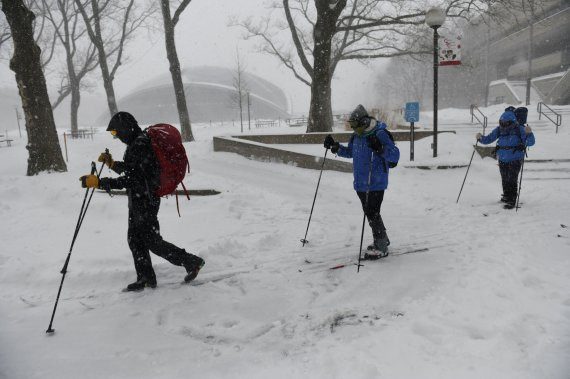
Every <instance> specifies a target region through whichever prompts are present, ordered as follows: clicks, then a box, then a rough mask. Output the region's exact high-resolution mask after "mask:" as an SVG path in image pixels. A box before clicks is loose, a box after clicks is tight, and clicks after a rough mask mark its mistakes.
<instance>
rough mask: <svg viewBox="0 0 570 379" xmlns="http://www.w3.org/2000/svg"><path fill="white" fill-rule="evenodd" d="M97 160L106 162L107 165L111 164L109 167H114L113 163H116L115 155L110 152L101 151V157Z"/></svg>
mask: <svg viewBox="0 0 570 379" xmlns="http://www.w3.org/2000/svg"><path fill="white" fill-rule="evenodd" d="M97 160H98V161H99V162H104V163H105V164H106V165H107V166H109V168H113V165H114V164H115V161H114V160H113V156H112V155H111V153H108V152H104V153H101V155H99V159H97Z"/></svg>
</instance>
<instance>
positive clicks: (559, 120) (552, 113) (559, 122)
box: [536, 102, 562, 134]
mask: <svg viewBox="0 0 570 379" xmlns="http://www.w3.org/2000/svg"><path fill="white" fill-rule="evenodd" d="M543 107H544V108H546V109H547V110H546V111H544V110H543V109H542V108H543ZM536 111H537V112H538V119H539V120H540V117H541V116H542V115H544V117H546V118H547V119H549V120H550V122H552V123H553V124H554V125H556V133H557V134H558V127H559V126H560V125H562V115H561V114H560V113H557V112H555V111H554V110H553V109H552V108H550V107H549V106H548V105H546V104H544V103H543V102H540V103H538V105H537V107H536ZM547 112H550V116H552V117H556V121H554V120H553V119H551V118H550V116H549V115H548V113H547Z"/></svg>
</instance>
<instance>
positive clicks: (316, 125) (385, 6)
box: [239, 0, 484, 132]
mask: <svg viewBox="0 0 570 379" xmlns="http://www.w3.org/2000/svg"><path fill="white" fill-rule="evenodd" d="M446 1H447V2H446V10H447V12H448V14H450V15H453V16H456V17H458V16H464V15H466V14H467V13H469V12H473V11H474V10H476V9H479V8H480V7H482V6H484V4H483V3H484V1H481V2H480V1H475V0H473V1H470V0H446ZM312 5H314V8H313V7H312ZM276 7H279V8H282V9H283V11H284V14H285V19H286V23H287V24H286V25H287V30H288V31H289V32H290V34H291V40H292V42H293V47H294V50H295V53H292V52H290V51H287V48H286V46H283V45H281V44H279V43H278V39H277V36H276V34H275V30H279V29H281V30H284V29H285V28H284V27H283V26H281V25H279V24H277V25H274V24H272V23H271V22H270V21H269V19H266V20H264V21H263V22H262V23H260V24H257V25H256V24H254V23H253V22H251V20H247V21H245V22H242V23H240V24H239V25H241V26H242V27H244V28H245V30H246V31H247V33H248V34H247V38H254V37H256V38H261V39H262V41H263V47H262V48H263V51H265V52H267V53H269V54H272V55H274V56H276V57H277V58H278V59H279V60H280V61H281V62H282V63H283V64H284V65H285V66H286V67H288V68H289V69H290V70H291V71H292V72H293V74H294V76H295V77H296V78H297V79H299V80H300V81H301V82H302V83H304V84H306V85H308V86H310V87H311V103H310V108H309V122H308V125H307V132H326V131H330V130H331V127H332V108H331V80H332V77H333V74H334V72H335V69H336V67H337V65H338V64H339V63H340V62H341V61H344V60H359V61H367V60H370V59H375V58H388V57H396V56H401V55H407V54H415V53H422V52H425V50H423V49H422V47H421V46H420V45H419V44H417V43H415V41H416V40H415V39H412V40H410V39H406V38H405V37H406V36H408V35H421V34H422V33H424V32H425V28H426V27H425V26H424V17H425V11H426V9H424V7H425V4H423V3H422V4H418V2H416V1H410V0H314V1H310V0H291V1H290V0H282V4H281V5H279V6H276ZM311 57H312V60H313V63H312V64H311V63H310V60H311V59H310V58H311Z"/></svg>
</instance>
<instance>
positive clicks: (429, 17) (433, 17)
mask: <svg viewBox="0 0 570 379" xmlns="http://www.w3.org/2000/svg"><path fill="white" fill-rule="evenodd" d="M444 21H445V12H444V11H443V10H442V9H441V8H438V7H433V8H430V9H429V10H428V11H427V12H426V24H427V25H428V26H429V27H430V28H434V27H435V28H439V27H440V26H441V25H443V23H444Z"/></svg>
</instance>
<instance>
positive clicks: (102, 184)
mask: <svg viewBox="0 0 570 379" xmlns="http://www.w3.org/2000/svg"><path fill="white" fill-rule="evenodd" d="M99 188H100V189H102V190H105V191H107V192H111V178H101V179H99Z"/></svg>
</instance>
